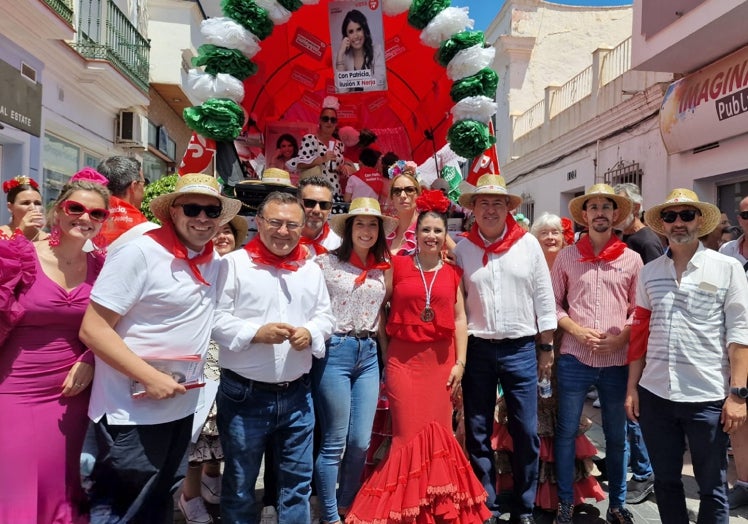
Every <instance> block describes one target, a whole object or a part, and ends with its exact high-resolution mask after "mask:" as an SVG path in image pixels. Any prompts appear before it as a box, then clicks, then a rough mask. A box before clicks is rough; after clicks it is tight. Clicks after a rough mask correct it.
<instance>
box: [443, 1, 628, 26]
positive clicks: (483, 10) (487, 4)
mask: <svg viewBox="0 0 748 524" xmlns="http://www.w3.org/2000/svg"><path fill="white" fill-rule="evenodd" d="M552 2H553V3H554V4H565V5H593V6H617V5H631V4H632V3H633V2H632V0H552ZM502 5H504V0H452V6H453V7H465V6H466V7H468V8H469V9H470V18H472V19H473V20H475V29H479V30H481V31H485V30H486V28H487V27H488V24H490V23H491V21H492V20H493V19H494V18H496V15H497V14H498V13H499V11H500V10H501V6H502Z"/></svg>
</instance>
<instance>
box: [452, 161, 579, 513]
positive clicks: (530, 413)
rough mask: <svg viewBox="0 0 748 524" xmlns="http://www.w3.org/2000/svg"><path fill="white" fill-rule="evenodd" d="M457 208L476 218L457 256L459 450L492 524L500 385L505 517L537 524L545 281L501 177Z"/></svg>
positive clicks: (481, 183) (550, 320)
mask: <svg viewBox="0 0 748 524" xmlns="http://www.w3.org/2000/svg"><path fill="white" fill-rule="evenodd" d="M459 201H460V205H461V206H463V207H466V208H468V209H472V210H473V214H474V216H475V223H474V224H473V227H472V229H471V230H470V232H469V234H468V236H467V240H466V241H463V242H460V243H459V244H457V247H456V248H455V257H456V259H457V262H458V263H459V265H460V266H461V267H462V269H463V270H464V274H463V286H464V288H465V295H466V296H465V309H466V313H467V320H468V334H469V338H468V351H467V362H466V364H465V375H464V377H463V380H462V388H463V397H464V405H465V423H466V436H465V445H466V447H467V451H468V456H469V458H470V463H471V465H472V466H473V470H474V471H475V474H476V476H477V477H478V479H479V480H480V481H481V483H482V484H483V487H484V488H485V489H486V492H487V493H488V499H487V501H486V505H487V506H488V509H490V510H491V512H492V513H493V514H494V517H493V519H494V520H496V519H498V517H499V515H500V513H501V511H500V509H499V503H498V498H497V494H496V468H495V466H494V460H493V450H492V449H491V433H492V430H493V419H494V408H495V405H496V390H497V387H498V385H499V384H501V386H502V388H503V390H504V396H505V398H506V404H507V408H508V417H509V421H508V429H509V434H510V435H511V437H512V442H513V444H514V453H513V454H512V473H513V479H514V487H513V492H514V493H513V494H514V497H513V500H512V502H511V508H510V513H511V517H512V521H513V522H519V523H522V524H529V523H533V522H535V521H534V520H533V516H532V511H533V506H534V503H535V495H536V491H537V485H538V458H539V449H540V439H539V437H538V428H537V426H538V409H537V394H538V389H537V384H538V376H539V375H540V376H543V377H550V372H551V366H552V364H553V345H552V341H553V332H554V330H555V329H556V313H555V309H554V301H553V289H552V287H551V280H550V274H549V273H548V266H547V264H546V263H545V258H544V256H543V251H542V249H541V248H540V244H539V243H538V241H537V239H536V238H535V237H534V236H533V235H528V234H526V233H525V231H524V230H523V229H522V228H521V227H520V226H519V225H517V222H516V221H515V220H514V218H513V217H512V215H511V213H510V212H511V211H512V210H514V209H516V208H517V207H518V206H519V205H520V204H521V203H522V198H521V197H519V196H517V195H513V194H511V193H509V192H508V191H507V189H506V184H505V182H504V179H503V178H502V177H501V176H499V175H483V176H481V177H480V178H479V179H478V182H477V185H476V187H472V186H469V187H467V188H466V189H465V190H463V192H462V195H460V200H459ZM537 333H540V342H541V343H540V344H539V347H538V349H539V350H540V352H539V357H538V356H536V353H535V351H536V347H535V346H536V345H535V335H536V334H537ZM577 420H579V417H577Z"/></svg>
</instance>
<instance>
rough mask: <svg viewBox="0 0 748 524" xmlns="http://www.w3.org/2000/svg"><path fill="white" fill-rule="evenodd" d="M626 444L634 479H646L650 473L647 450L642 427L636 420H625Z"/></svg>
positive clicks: (650, 467)
mask: <svg viewBox="0 0 748 524" xmlns="http://www.w3.org/2000/svg"><path fill="white" fill-rule="evenodd" d="M626 436H627V440H626V444H627V446H628V450H629V464H630V465H631V473H632V478H633V479H634V480H646V479H647V478H649V476H650V475H651V474H652V464H651V463H650V461H649V452H648V451H647V445H646V444H645V443H644V437H643V436H642V428H641V426H639V423H638V422H632V421H630V420H628V419H627V420H626Z"/></svg>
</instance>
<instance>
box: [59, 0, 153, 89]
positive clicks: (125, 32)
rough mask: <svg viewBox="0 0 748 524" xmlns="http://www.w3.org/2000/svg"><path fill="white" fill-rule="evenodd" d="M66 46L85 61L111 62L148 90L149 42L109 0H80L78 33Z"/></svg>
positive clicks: (140, 87)
mask: <svg viewBox="0 0 748 524" xmlns="http://www.w3.org/2000/svg"><path fill="white" fill-rule="evenodd" d="M48 1H54V0H48ZM70 45H71V46H72V47H73V48H74V49H75V50H76V51H78V53H80V54H81V55H82V56H83V57H84V58H86V59H88V60H103V61H107V62H109V63H111V64H112V66H113V67H114V68H115V69H116V70H117V71H118V72H119V73H120V74H122V75H123V76H125V77H126V78H127V79H128V80H130V81H131V82H132V83H133V84H134V85H135V86H137V87H138V88H139V89H140V90H141V91H143V92H144V93H146V94H147V93H148V71H149V66H148V61H149V57H150V49H151V45H150V42H149V41H148V40H147V39H146V38H145V37H143V35H141V34H140V32H138V30H137V28H136V27H135V26H134V25H133V24H132V23H131V22H130V20H128V18H127V17H126V16H125V14H124V13H123V12H122V11H120V9H119V8H118V7H117V6H116V5H115V4H114V2H113V1H112V0H81V4H80V17H79V22H78V33H77V34H76V39H75V41H74V42H72V43H71V44H70Z"/></svg>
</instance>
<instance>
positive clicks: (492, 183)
mask: <svg viewBox="0 0 748 524" xmlns="http://www.w3.org/2000/svg"><path fill="white" fill-rule="evenodd" d="M465 186H469V187H466V188H465V189H464V190H462V194H461V195H460V199H459V202H460V205H461V206H462V207H466V208H468V209H473V203H474V202H475V197H477V196H480V195H502V196H506V197H509V211H512V210H513V209H517V208H518V207H519V205H520V204H521V203H522V197H521V196H519V195H513V194H511V193H509V192H508V191H507V190H506V182H504V177H503V176H501V175H482V176H481V177H480V178H479V179H478V183H477V184H476V185H475V186H474V187H473V186H470V185H469V184H465Z"/></svg>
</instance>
